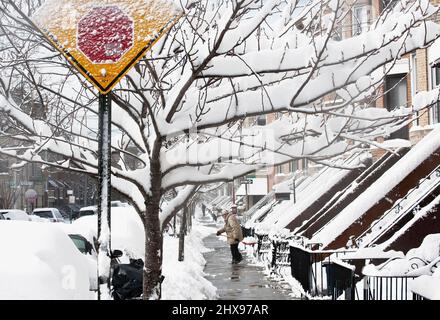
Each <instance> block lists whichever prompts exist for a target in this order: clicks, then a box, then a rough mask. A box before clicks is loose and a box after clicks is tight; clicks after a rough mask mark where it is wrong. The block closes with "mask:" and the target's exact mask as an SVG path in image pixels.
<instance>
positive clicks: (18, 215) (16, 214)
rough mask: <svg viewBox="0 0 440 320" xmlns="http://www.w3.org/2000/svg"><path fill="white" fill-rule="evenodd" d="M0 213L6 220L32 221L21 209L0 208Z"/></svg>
mask: <svg viewBox="0 0 440 320" xmlns="http://www.w3.org/2000/svg"><path fill="white" fill-rule="evenodd" d="M0 214H1V215H3V217H4V218H5V219H6V220H21V221H32V218H31V217H30V216H29V215H28V214H27V213H26V212H24V211H23V210H17V209H2V210H0Z"/></svg>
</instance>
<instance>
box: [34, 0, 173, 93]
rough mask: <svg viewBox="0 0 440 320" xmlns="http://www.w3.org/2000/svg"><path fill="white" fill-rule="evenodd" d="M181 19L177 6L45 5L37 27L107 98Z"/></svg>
mask: <svg viewBox="0 0 440 320" xmlns="http://www.w3.org/2000/svg"><path fill="white" fill-rule="evenodd" d="M103 3H105V4H103ZM180 15H181V11H180V10H179V9H178V8H177V7H176V5H175V4H174V2H173V0H112V1H105V2H104V1H97V0H46V1H45V2H44V4H43V5H42V6H41V7H40V8H39V9H38V10H37V12H36V13H35V14H34V15H33V16H32V21H33V22H34V23H35V25H36V26H37V27H38V28H39V29H40V30H41V31H42V33H43V34H44V35H45V36H46V37H47V38H48V39H49V40H50V42H51V43H52V44H53V45H54V47H55V48H57V49H58V50H59V51H60V52H61V53H62V54H63V55H64V56H65V57H66V58H67V59H68V61H69V62H70V63H71V64H72V65H73V66H74V67H75V68H76V69H78V70H79V72H81V73H82V74H83V75H84V76H85V77H86V78H87V79H88V80H89V81H90V82H91V83H92V84H93V85H94V86H95V87H96V88H98V90H99V91H100V92H101V93H103V94H105V93H108V92H109V91H110V90H111V89H112V88H113V87H114V86H115V85H116V84H117V83H118V82H119V80H121V78H122V77H123V76H124V75H125V74H126V73H127V72H128V71H129V70H130V68H131V67H132V66H133V65H134V64H135V63H136V62H137V61H139V59H141V58H142V56H143V55H144V54H145V53H146V52H147V51H148V50H149V49H151V47H152V46H153V45H154V43H156V41H157V40H158V39H159V38H160V37H161V36H162V35H163V34H164V33H165V32H166V31H168V30H169V28H171V26H172V25H173V24H174V23H175V22H176V21H177V19H178V18H179V17H180Z"/></svg>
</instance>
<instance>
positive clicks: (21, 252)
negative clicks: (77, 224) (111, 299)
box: [0, 220, 94, 300]
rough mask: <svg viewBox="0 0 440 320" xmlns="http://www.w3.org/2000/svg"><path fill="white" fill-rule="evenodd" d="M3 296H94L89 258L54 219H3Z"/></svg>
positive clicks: (0, 224)
mask: <svg viewBox="0 0 440 320" xmlns="http://www.w3.org/2000/svg"><path fill="white" fill-rule="evenodd" d="M0 252H1V263H0V284H1V285H0V300H2V299H4V300H23V299H24V300H27V299H36V300H76V299H81V300H83V299H91V298H94V293H92V292H90V290H89V287H90V280H89V274H88V273H89V272H88V266H87V261H86V260H85V259H84V256H83V255H82V254H81V253H80V252H79V251H78V249H77V248H76V247H75V245H74V244H73V242H72V240H71V239H70V238H69V237H68V236H67V235H66V234H65V233H64V232H63V231H62V230H60V229H59V227H58V226H57V225H55V224H52V223H36V222H28V221H4V220H2V221H0Z"/></svg>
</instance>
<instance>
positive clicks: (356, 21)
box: [353, 5, 371, 36]
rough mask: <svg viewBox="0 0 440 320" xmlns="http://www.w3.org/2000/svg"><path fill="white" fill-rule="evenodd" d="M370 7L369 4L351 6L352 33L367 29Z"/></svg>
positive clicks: (357, 33)
mask: <svg viewBox="0 0 440 320" xmlns="http://www.w3.org/2000/svg"><path fill="white" fill-rule="evenodd" d="M370 16H371V9H370V6H365V5H364V6H356V7H354V8H353V35H354V36H355V35H359V34H361V33H363V32H365V31H368V24H369V21H370Z"/></svg>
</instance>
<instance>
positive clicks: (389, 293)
mask: <svg viewBox="0 0 440 320" xmlns="http://www.w3.org/2000/svg"><path fill="white" fill-rule="evenodd" d="M415 278H416V277H410V276H365V277H364V292H363V293H364V294H363V300H421V299H420V298H418V297H417V295H416V294H414V293H413V292H412V291H410V290H409V288H408V280H412V279H415ZM419 297H420V296H419Z"/></svg>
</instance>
